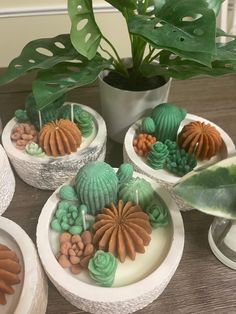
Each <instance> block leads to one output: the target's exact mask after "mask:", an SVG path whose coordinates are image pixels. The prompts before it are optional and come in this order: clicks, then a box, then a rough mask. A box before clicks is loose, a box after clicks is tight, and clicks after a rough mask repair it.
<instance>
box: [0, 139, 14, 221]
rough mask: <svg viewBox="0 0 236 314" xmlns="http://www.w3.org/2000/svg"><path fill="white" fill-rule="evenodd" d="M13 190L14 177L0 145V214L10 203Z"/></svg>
mask: <svg viewBox="0 0 236 314" xmlns="http://www.w3.org/2000/svg"><path fill="white" fill-rule="evenodd" d="M14 192H15V177H14V174H13V172H12V170H11V166H10V163H9V161H8V158H7V155H6V153H5V151H4V149H3V147H2V145H0V215H1V214H3V213H4V211H5V210H6V209H7V207H8V205H9V204H10V202H11V200H12V197H13V194H14Z"/></svg>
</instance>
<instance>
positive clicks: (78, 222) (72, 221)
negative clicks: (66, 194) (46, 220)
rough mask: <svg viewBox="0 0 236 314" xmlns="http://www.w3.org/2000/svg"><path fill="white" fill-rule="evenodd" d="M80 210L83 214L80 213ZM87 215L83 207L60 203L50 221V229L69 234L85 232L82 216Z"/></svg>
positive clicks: (65, 202) (64, 202)
mask: <svg viewBox="0 0 236 314" xmlns="http://www.w3.org/2000/svg"><path fill="white" fill-rule="evenodd" d="M82 210H83V211H84V213H82ZM86 213H87V207H86V206H85V205H80V206H77V205H73V204H71V203H69V202H67V201H61V202H60V203H59V204H58V206H57V209H56V212H55V215H54V216H53V218H52V221H51V228H52V229H53V230H55V231H57V232H64V231H68V232H70V233H71V234H80V233H81V232H82V231H83V230H85V229H86V228H85V226H84V225H86V226H87V227H88V226H89V224H87V223H86V221H85V218H84V219H83V215H85V214H86Z"/></svg>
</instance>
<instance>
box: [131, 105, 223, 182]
mask: <svg viewBox="0 0 236 314" xmlns="http://www.w3.org/2000/svg"><path fill="white" fill-rule="evenodd" d="M186 114H187V112H186V111H185V110H184V109H182V108H178V107H177V106H175V105H174V104H170V103H163V104H160V105H158V106H156V107H155V108H154V109H153V110H152V112H151V114H150V116H148V117H144V118H143V120H142V123H141V126H140V128H139V130H138V132H137V134H136V136H135V137H134V139H133V148H134V150H135V152H136V154H137V155H139V156H140V157H141V158H143V159H144V160H145V162H146V163H147V164H148V165H149V166H150V167H151V168H153V169H156V170H158V169H163V168H164V169H165V170H167V171H169V172H171V173H173V174H175V175H177V176H183V175H185V174H186V173H188V172H190V171H191V170H193V168H194V167H195V166H196V165H197V161H204V160H208V159H210V158H211V157H213V156H215V155H217V154H218V153H219V151H220V149H221V146H222V142H223V141H222V138H221V136H220V133H219V131H218V130H217V129H216V128H215V127H214V126H212V125H211V124H209V123H205V122H200V121H193V122H190V123H189V124H187V125H185V126H184V127H183V128H182V130H180V132H179V128H180V124H181V122H182V121H183V120H184V119H185V117H186ZM178 132H179V133H178Z"/></svg>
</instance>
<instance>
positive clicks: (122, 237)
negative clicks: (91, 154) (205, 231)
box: [50, 161, 169, 286]
mask: <svg viewBox="0 0 236 314" xmlns="http://www.w3.org/2000/svg"><path fill="white" fill-rule="evenodd" d="M58 197H59V199H60V200H59V202H58V204H57V207H56V209H55V211H54V215H53V217H52V219H51V224H50V226H51V229H52V230H53V232H56V233H57V234H58V241H59V250H58V252H57V254H56V258H57V260H58V262H59V264H60V265H61V266H62V267H63V268H67V269H69V270H70V271H71V273H72V274H74V275H78V274H80V273H81V272H87V273H88V274H89V277H90V278H91V279H92V280H93V281H95V282H96V284H98V285H100V286H112V284H113V282H114V278H115V273H116V269H117V266H118V264H119V263H125V261H126V260H127V259H129V260H133V261H134V260H135V257H136V255H137V254H138V253H145V247H146V246H148V245H149V243H150V241H151V239H152V237H151V234H152V229H153V228H158V227H164V226H167V225H168V223H169V214H168V210H167V208H166V207H165V206H164V205H163V204H164V203H163V204H162V202H161V201H160V198H159V197H158V196H157V194H156V192H155V191H154V190H153V188H152V186H151V184H150V183H149V182H148V181H146V180H145V179H143V178H138V177H136V178H134V177H133V167H132V166H131V165H130V164H122V165H121V166H120V167H119V169H118V171H117V172H115V170H114V169H113V168H112V167H111V166H110V165H109V164H107V163H105V162H99V161H95V162H90V163H88V164H86V165H85V166H83V167H82V168H81V169H80V170H79V172H78V174H77V175H76V177H75V180H74V184H73V185H64V186H62V187H61V188H60V190H59V193H58Z"/></svg>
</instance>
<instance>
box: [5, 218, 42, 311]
mask: <svg viewBox="0 0 236 314" xmlns="http://www.w3.org/2000/svg"><path fill="white" fill-rule="evenodd" d="M0 243H1V244H5V245H7V246H8V247H9V248H10V249H12V250H14V251H15V252H16V253H17V256H18V258H19V261H20V264H21V266H22V270H21V273H20V278H21V283H20V284H18V285H14V286H13V287H14V290H15V293H14V294H13V295H7V296H6V298H7V304H6V305H4V306H1V314H10V313H14V314H44V313H46V308H47V300H48V285H47V280H46V277H45V275H44V273H43V271H42V268H41V265H40V262H39V258H38V255H37V252H36V249H35V246H34V244H33V242H32V240H31V239H30V238H29V236H28V235H27V234H26V232H25V231H24V230H23V229H21V227H20V226H18V225H17V224H16V223H14V222H13V221H11V220H9V219H7V218H3V217H0Z"/></svg>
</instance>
